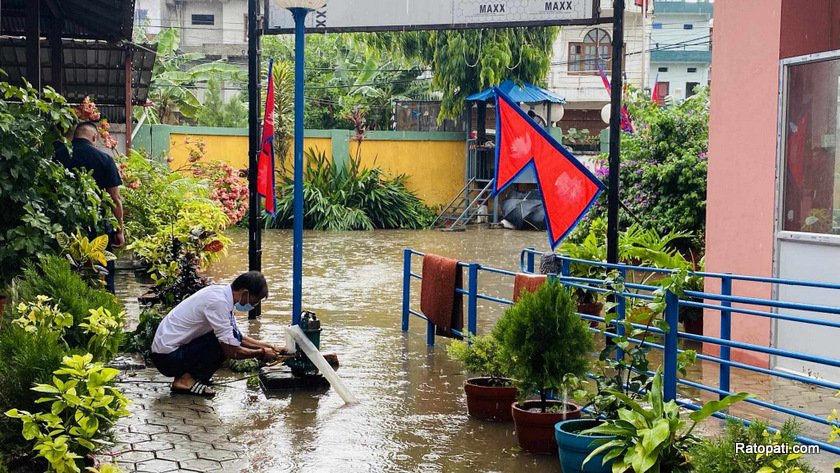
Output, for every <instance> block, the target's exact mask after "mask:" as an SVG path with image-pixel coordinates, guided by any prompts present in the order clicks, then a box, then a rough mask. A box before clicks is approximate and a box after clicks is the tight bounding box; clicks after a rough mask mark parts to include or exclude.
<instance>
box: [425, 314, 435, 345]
mask: <svg viewBox="0 0 840 473" xmlns="http://www.w3.org/2000/svg"><path fill="white" fill-rule="evenodd" d="M426 345H428V346H430V347H433V346H435V324H433V323H432V321H431V320H429V321H427V322H426Z"/></svg>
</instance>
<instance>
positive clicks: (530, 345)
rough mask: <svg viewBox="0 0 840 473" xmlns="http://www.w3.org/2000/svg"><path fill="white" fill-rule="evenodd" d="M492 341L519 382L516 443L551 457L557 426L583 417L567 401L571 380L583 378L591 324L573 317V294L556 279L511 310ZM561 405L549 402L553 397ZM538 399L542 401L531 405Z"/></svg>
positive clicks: (552, 401) (590, 349)
mask: <svg viewBox="0 0 840 473" xmlns="http://www.w3.org/2000/svg"><path fill="white" fill-rule="evenodd" d="M493 335H494V336H495V337H496V338H497V339H498V341H499V344H500V346H501V348H502V356H503V358H504V359H505V360H506V363H507V366H508V368H507V372H508V373H510V374H511V376H512V377H513V378H514V379H515V380H516V384H517V388H518V389H519V393H520V399H521V400H520V401H519V402H516V403H514V404H513V405H512V406H511V410H512V415H513V421H514V423H515V426H516V437H517V439H518V440H519V445H520V447H522V449H523V450H526V451H529V452H532V453H541V454H552V453H553V452H555V451H556V449H557V444H556V441H555V439H554V424H556V423H557V422H560V421H561V420H566V419H574V418H578V417H580V411H581V408H580V406H577V405H575V404H573V403H570V402H567V401H566V394H567V393H568V388H569V386H568V385H567V384H566V382H568V381H569V379H570V375H572V376H575V377H578V378H580V377H582V376H583V375H584V374H585V373H586V370H587V368H588V367H589V355H590V353H591V352H592V349H593V346H594V342H593V339H592V338H593V337H592V333H591V332H590V331H589V327H588V324H587V323H586V322H585V321H583V320H582V319H581V318H580V317H579V316H578V315H577V314H575V306H574V303H573V302H572V296H571V294H570V293H569V291H568V290H567V289H566V288H565V287H563V285H562V284H561V283H560V282H559V281H557V280H556V279H551V280H549V281H548V282H547V283H546V284H543V285H542V286H540V287H539V289H537V291H536V292H533V293H525V294H523V295H522V298H521V299H519V301H518V302H517V303H516V304H514V305H513V306H511V307H510V308H508V309H507V310H506V311H505V313H504V315H503V316H502V317H501V319H500V320H499V322H498V324H497V325H496V327H495V329H494V331H493ZM552 390H557V392H560V393H562V394H563V395H562V400H549V399H548V395H549V391H552ZM532 393H538V394H539V399H538V400H527V397H528V396H529V395H531V394H532Z"/></svg>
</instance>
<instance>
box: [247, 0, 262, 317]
mask: <svg viewBox="0 0 840 473" xmlns="http://www.w3.org/2000/svg"><path fill="white" fill-rule="evenodd" d="M257 2H258V0H248V270H249V271H260V270H262V248H261V246H262V244H261V243H262V242H261V241H260V237H261V235H260V222H259V210H260V203H259V197H258V196H257V166H258V165H259V159H260V117H259V114H260V89H259V81H260V56H259V42H260V36H259V31H258V29H257V14H258V12H257ZM259 315H260V306H257V307H256V308H254V309H253V310H252V311H251V312H249V313H248V318H249V319H256V318H257V317H259Z"/></svg>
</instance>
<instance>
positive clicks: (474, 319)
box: [467, 263, 481, 335]
mask: <svg viewBox="0 0 840 473" xmlns="http://www.w3.org/2000/svg"><path fill="white" fill-rule="evenodd" d="M480 267H481V266H479V265H478V264H477V263H470V267H469V272H470V274H469V278H470V280H469V287H468V291H467V330H468V331H469V332H470V333H471V334H473V335H478V270H479V268H480Z"/></svg>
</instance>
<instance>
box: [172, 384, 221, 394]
mask: <svg viewBox="0 0 840 473" xmlns="http://www.w3.org/2000/svg"><path fill="white" fill-rule="evenodd" d="M171 392H172V394H187V395H190V396H200V397H208V398H210V397H213V396H215V395H216V391H213V389H212V388H210V387H209V386H207V385H206V384H204V383H202V382H201V381H196V382H195V384H193V385H192V387H191V388H189V389H187V388H177V387H175V386H172V390H171Z"/></svg>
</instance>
